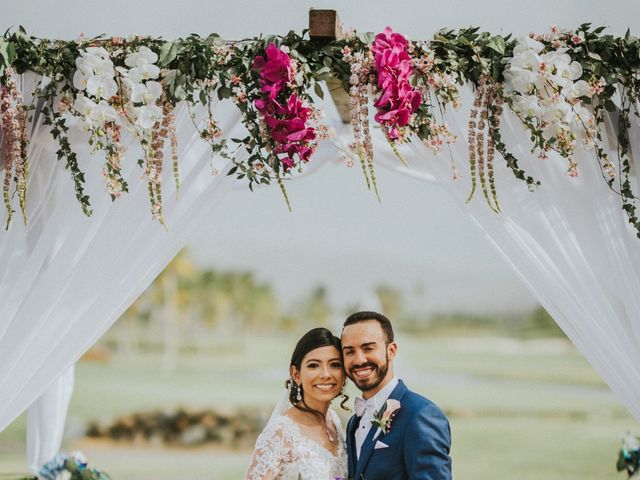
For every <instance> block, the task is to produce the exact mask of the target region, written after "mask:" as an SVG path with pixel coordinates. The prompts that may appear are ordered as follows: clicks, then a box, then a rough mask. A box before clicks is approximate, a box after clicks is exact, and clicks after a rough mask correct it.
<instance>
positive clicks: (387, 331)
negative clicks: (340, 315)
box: [342, 312, 393, 345]
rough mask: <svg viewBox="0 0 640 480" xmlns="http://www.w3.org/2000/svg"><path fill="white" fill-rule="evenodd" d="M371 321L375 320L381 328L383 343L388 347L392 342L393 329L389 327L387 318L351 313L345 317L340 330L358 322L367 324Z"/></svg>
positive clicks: (374, 314) (378, 315) (370, 314)
mask: <svg viewBox="0 0 640 480" xmlns="http://www.w3.org/2000/svg"><path fill="white" fill-rule="evenodd" d="M371 320H375V321H376V322H378V323H379V324H380V328H382V333H384V336H385V343H386V344H387V345H389V344H390V343H391V342H393V327H392V326H391V322H390V321H389V319H388V318H387V317H385V316H384V315H382V314H381V313H377V312H356V313H352V314H351V315H349V316H348V317H347V319H346V320H345V321H344V324H343V325H342V328H344V327H348V326H349V325H353V324H354V323H360V322H369V321H371Z"/></svg>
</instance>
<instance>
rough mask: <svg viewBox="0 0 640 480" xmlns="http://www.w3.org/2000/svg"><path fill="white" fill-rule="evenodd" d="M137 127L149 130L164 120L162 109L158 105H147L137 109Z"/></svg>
mask: <svg viewBox="0 0 640 480" xmlns="http://www.w3.org/2000/svg"><path fill="white" fill-rule="evenodd" d="M135 110H136V121H135V123H136V125H138V126H139V127H141V128H143V129H145V130H147V129H149V128H151V127H153V125H154V124H155V123H156V122H159V121H160V120H162V109H161V108H160V107H158V106H157V105H145V106H143V107H139V108H136V109H135Z"/></svg>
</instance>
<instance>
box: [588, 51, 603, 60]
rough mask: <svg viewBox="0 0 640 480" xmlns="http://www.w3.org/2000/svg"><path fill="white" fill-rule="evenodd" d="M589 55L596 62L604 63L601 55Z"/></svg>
mask: <svg viewBox="0 0 640 480" xmlns="http://www.w3.org/2000/svg"><path fill="white" fill-rule="evenodd" d="M587 54H588V55H589V57H591V58H593V59H594V60H600V61H602V57H601V56H600V55H598V54H597V53H594V52H588V53H587Z"/></svg>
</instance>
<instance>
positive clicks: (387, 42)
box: [371, 27, 422, 140]
mask: <svg viewBox="0 0 640 480" xmlns="http://www.w3.org/2000/svg"><path fill="white" fill-rule="evenodd" d="M408 47H409V42H408V41H407V39H406V38H405V37H404V36H402V35H401V34H399V33H395V32H393V30H392V29H391V28H390V27H387V28H385V30H384V32H382V33H379V34H378V35H376V38H375V41H374V42H373V45H372V46H371V51H372V52H373V53H374V62H375V66H376V71H377V85H378V88H379V89H380V91H381V93H380V97H379V98H378V99H377V101H376V102H375V107H376V108H377V109H378V111H377V113H376V115H375V117H374V118H375V120H376V122H378V123H380V124H382V125H384V126H386V127H387V129H386V133H387V136H388V137H389V139H390V140H397V139H398V138H399V133H398V127H404V126H406V125H408V123H409V120H410V118H411V114H412V113H414V112H416V111H417V110H418V108H420V105H421V103H422V95H421V94H420V92H419V91H418V90H416V89H415V88H413V87H412V86H411V84H410V83H409V79H410V78H411V75H412V74H413V66H412V65H411V57H410V56H409V53H408V52H407V48H408Z"/></svg>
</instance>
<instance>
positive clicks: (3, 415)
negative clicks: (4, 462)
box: [0, 75, 239, 463]
mask: <svg viewBox="0 0 640 480" xmlns="http://www.w3.org/2000/svg"><path fill="white" fill-rule="evenodd" d="M33 78H34V77H33V76H32V75H28V76H25V78H24V79H23V80H24V83H25V85H23V91H24V92H25V93H26V92H29V91H32V89H31V88H30V85H33ZM217 111H218V112H219V115H220V119H221V122H220V126H221V127H222V128H223V129H224V131H226V132H230V133H231V132H233V131H234V130H235V129H236V128H238V127H239V123H238V120H239V114H238V113H237V109H235V107H234V106H233V105H232V104H230V103H229V104H223V105H220V107H219V108H217ZM175 113H176V125H177V130H178V132H177V133H178V136H179V139H180V143H179V150H180V151H179V155H180V159H181V165H180V175H181V184H180V191H179V198H178V196H177V192H176V188H175V186H174V183H173V175H172V172H171V169H170V168H167V167H168V166H167V165H165V171H164V173H163V185H164V188H163V201H164V212H165V222H166V225H167V229H166V230H165V228H164V227H163V226H162V225H160V224H159V223H158V222H157V221H155V220H153V219H152V217H151V214H150V210H149V200H148V198H147V186H146V182H145V181H144V180H142V179H141V176H142V170H141V169H140V168H139V167H138V166H137V165H136V159H137V158H138V157H139V152H138V151H137V149H138V148H139V147H137V146H136V145H134V142H133V139H132V138H125V139H124V142H125V145H128V146H129V153H128V155H127V159H128V161H127V162H123V167H124V175H125V178H126V179H127V181H128V183H129V189H130V192H129V193H128V194H126V195H124V196H123V197H122V198H120V199H119V200H118V201H116V202H115V203H112V202H111V199H110V198H109V196H108V195H107V194H106V193H105V190H104V186H103V179H102V178H101V176H100V171H101V167H100V165H101V164H102V159H101V158H100V156H99V155H96V156H92V155H91V154H90V148H91V147H90V146H89V145H88V144H87V143H86V139H84V138H82V132H81V130H80V129H79V128H78V129H74V134H75V135H76V137H77V138H76V139H75V142H74V149H75V151H76V152H78V158H79V161H80V167H81V168H82V169H83V170H84V171H85V172H86V181H87V192H88V193H89V195H90V196H91V202H92V207H93V212H94V213H93V216H92V217H90V218H86V217H85V216H84V215H83V214H82V212H81V210H80V207H79V205H78V202H77V201H76V199H75V197H74V195H73V191H74V190H73V184H72V182H71V180H70V175H69V172H68V171H66V170H65V169H64V165H63V164H62V163H61V162H58V161H57V160H56V154H55V151H56V149H57V147H56V144H55V143H54V141H53V140H52V139H51V137H50V135H49V133H48V128H47V127H45V126H43V125H42V124H41V118H40V119H39V120H37V123H36V125H35V126H34V128H33V133H32V135H31V144H30V171H31V175H30V178H29V190H28V195H29V199H28V210H27V219H28V225H27V226H26V227H25V226H24V225H22V222H21V218H20V216H19V214H18V215H15V216H14V221H13V224H12V226H11V228H10V229H9V230H8V231H6V232H5V231H3V232H2V234H0V265H2V269H0V431H1V430H3V429H4V428H5V427H6V426H7V425H8V424H9V423H11V422H12V421H13V420H14V419H15V418H16V417H17V416H18V415H19V414H20V413H21V412H23V411H24V410H25V408H27V407H28V406H29V405H30V404H32V402H34V401H35V400H36V399H37V398H38V397H39V396H40V395H42V394H43V392H45V391H47V388H48V387H49V386H50V385H51V389H50V390H49V391H48V393H47V394H46V397H45V398H44V399H43V401H44V402H54V403H58V404H60V405H62V404H64V403H65V398H66V396H67V394H66V389H65V388H63V387H62V384H64V383H66V382H67V379H60V380H59V383H57V384H55V385H53V383H54V382H55V381H56V380H57V379H58V378H59V377H60V375H61V374H62V373H63V372H65V371H67V370H68V369H69V368H70V367H71V366H72V365H73V364H74V363H75V362H76V361H77V360H78V359H79V358H80V356H81V355H82V354H83V353H84V352H85V351H86V350H87V349H89V348H90V347H91V345H93V344H94V343H95V342H96V341H97V340H98V339H99V338H100V336H101V335H102V334H103V333H104V332H105V331H106V330H107V329H108V328H109V327H110V326H111V325H112V324H113V322H114V321H115V320H116V319H117V318H118V317H119V316H120V315H121V314H122V313H123V312H124V310H126V308H127V307H128V306H129V305H130V304H131V303H132V302H133V301H134V300H135V299H136V298H137V297H138V296H139V295H140V294H141V293H142V292H143V291H144V289H145V288H146V287H147V286H148V285H149V283H151V281H152V280H153V279H154V278H155V277H156V276H157V275H158V273H160V272H161V271H162V269H163V268H164V267H165V266H166V264H167V263H168V262H169V261H170V260H171V259H172V258H173V257H174V256H175V255H176V254H177V253H178V251H179V250H180V249H181V248H182V247H183V246H184V244H185V243H186V242H187V240H188V239H189V235H190V233H191V232H192V231H193V229H194V228H195V227H196V226H197V225H198V224H199V223H200V221H201V219H202V218H203V217H204V216H205V215H207V214H208V213H210V211H211V209H212V208H214V207H215V205H216V203H217V202H218V200H219V198H220V197H221V196H222V195H224V193H225V192H226V191H228V189H229V188H230V187H231V186H232V185H233V183H234V182H233V177H229V176H227V175H225V172H226V171H227V170H228V168H229V165H228V164H227V162H226V161H222V160H221V159H220V158H217V157H216V158H214V159H211V155H210V147H209V146H208V145H207V144H206V143H205V142H203V141H201V140H200V138H199V135H198V133H197V132H196V130H195V129H194V128H193V125H192V122H191V119H189V118H188V112H187V110H186V107H184V106H180V107H179V108H177V109H176V112H175ZM212 169H215V170H217V171H218V172H219V173H218V175H216V176H213V175H212V173H211V172H212ZM5 220H6V213H5V212H4V211H3V212H2V213H0V223H2V224H3V225H4V223H5ZM60 382H61V383H60ZM56 392H57V393H56ZM67 402H68V400H67ZM55 410H56V407H53V408H50V407H45V406H43V405H42V404H40V403H39V404H38V405H36V406H35V407H34V415H37V417H38V419H39V420H38V421H42V422H49V427H46V425H45V424H43V425H44V426H43V425H40V426H36V425H35V423H38V421H35V423H34V420H30V425H29V432H30V434H31V437H30V442H29V447H30V452H29V454H28V456H29V458H30V459H33V458H37V462H40V463H41V462H42V461H43V460H45V459H46V458H47V457H48V458H50V457H51V456H52V455H51V453H54V454H55V453H56V452H57V449H58V448H59V438H60V432H61V427H62V425H61V424H60V423H59V422H51V421H50V420H47V418H46V415H48V412H51V411H55ZM43 414H44V415H43ZM46 428H50V430H51V431H50V433H49V440H50V439H58V441H57V445H54V444H55V443H56V442H51V441H49V440H47V442H46V443H47V445H49V446H48V447H42V446H39V444H40V443H41V442H43V441H44V438H45V437H47V434H46V433H45V432H44V430H45V429H46ZM35 432H38V433H37V434H35ZM45 450H46V451H45ZM37 462H36V463H37Z"/></svg>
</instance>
